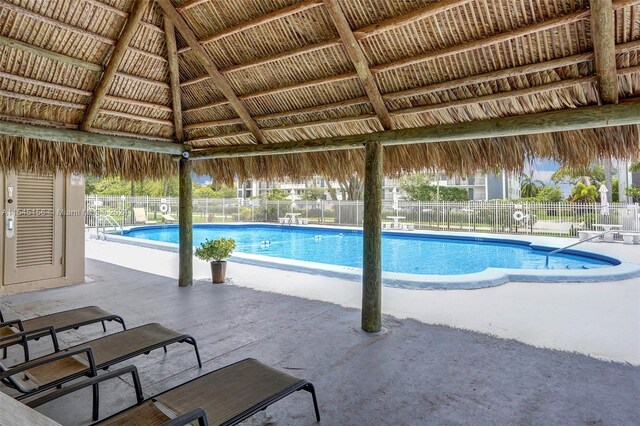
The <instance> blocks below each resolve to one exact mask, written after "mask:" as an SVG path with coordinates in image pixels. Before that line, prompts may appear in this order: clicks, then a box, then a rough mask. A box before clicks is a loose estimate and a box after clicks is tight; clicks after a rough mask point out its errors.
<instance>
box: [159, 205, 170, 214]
mask: <svg viewBox="0 0 640 426" xmlns="http://www.w3.org/2000/svg"><path fill="white" fill-rule="evenodd" d="M160 211H161V212H162V213H166V212H168V211H169V206H168V205H166V204H160Z"/></svg>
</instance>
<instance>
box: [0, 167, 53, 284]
mask: <svg viewBox="0 0 640 426" xmlns="http://www.w3.org/2000/svg"><path fill="white" fill-rule="evenodd" d="M63 206H64V179H63V178H62V177H61V176H54V175H44V176H39V175H31V174H24V173H18V174H11V175H9V176H8V179H7V180H6V181H5V209H6V210H5V211H6V212H14V214H13V215H11V214H9V216H7V215H5V218H4V220H5V223H4V244H5V250H4V253H5V259H4V260H5V267H4V283H5V285H10V284H19V283H23V282H30V281H39V280H46V279H51V278H59V277H62V276H64V259H63V253H64V252H63V250H64V247H63V244H64V217H63V215H62V214H61V211H62V208H63ZM12 216H13V217H12ZM10 220H13V221H14V222H12V223H10V222H9V221H10ZM12 230H13V232H11V231H12Z"/></svg>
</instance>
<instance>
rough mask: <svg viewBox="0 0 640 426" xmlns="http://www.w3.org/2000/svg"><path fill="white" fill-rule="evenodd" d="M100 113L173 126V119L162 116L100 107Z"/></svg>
mask: <svg viewBox="0 0 640 426" xmlns="http://www.w3.org/2000/svg"><path fill="white" fill-rule="evenodd" d="M98 114H102V115H109V116H111V117H118V118H124V119H125V120H133V121H141V122H143V123H149V124H159V125H161V126H173V121H171V120H163V119H161V118H153V117H146V116H143V115H138V114H129V113H128V112H122V111H114V110H110V109H104V108H102V109H100V111H99V112H98Z"/></svg>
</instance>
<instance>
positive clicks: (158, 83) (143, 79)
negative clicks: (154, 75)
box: [116, 71, 171, 89]
mask: <svg viewBox="0 0 640 426" xmlns="http://www.w3.org/2000/svg"><path fill="white" fill-rule="evenodd" d="M116 77H120V78H124V79H127V80H131V81H136V82H139V83H144V84H151V85H153V86H158V87H162V88H163V89H170V88H171V86H169V84H168V83H166V82H164V81H158V80H153V79H151V78H147V77H141V76H139V75H132V74H126V73H123V72H120V71H118V72H117V73H116Z"/></svg>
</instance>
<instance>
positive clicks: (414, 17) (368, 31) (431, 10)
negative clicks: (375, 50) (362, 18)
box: [354, 0, 474, 40]
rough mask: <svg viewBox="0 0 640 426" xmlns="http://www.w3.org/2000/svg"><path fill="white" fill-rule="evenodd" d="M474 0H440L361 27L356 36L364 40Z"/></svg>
mask: <svg viewBox="0 0 640 426" xmlns="http://www.w3.org/2000/svg"><path fill="white" fill-rule="evenodd" d="M472 1H474V0H440V1H436V2H433V3H430V4H429V5H427V6H425V7H423V8H420V9H418V10H414V11H413V12H409V13H405V14H404V15H400V16H395V17H393V18H389V19H386V20H384V21H382V22H377V23H375V24H371V25H369V26H366V27H363V28H360V29H358V30H356V31H354V36H355V37H356V39H358V40H363V39H365V38H367V37H371V36H374V35H378V34H380V33H383V32H385V31H389V30H393V29H396V28H398V27H402V26H404V25H409V24H411V23H413V22H416V21H420V20H423V19H426V18H430V17H432V16H435V15H437V14H439V13H443V12H446V11H448V10H451V9H455V8H457V7H460V6H464V5H465V4H467V3H471V2H472Z"/></svg>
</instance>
